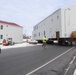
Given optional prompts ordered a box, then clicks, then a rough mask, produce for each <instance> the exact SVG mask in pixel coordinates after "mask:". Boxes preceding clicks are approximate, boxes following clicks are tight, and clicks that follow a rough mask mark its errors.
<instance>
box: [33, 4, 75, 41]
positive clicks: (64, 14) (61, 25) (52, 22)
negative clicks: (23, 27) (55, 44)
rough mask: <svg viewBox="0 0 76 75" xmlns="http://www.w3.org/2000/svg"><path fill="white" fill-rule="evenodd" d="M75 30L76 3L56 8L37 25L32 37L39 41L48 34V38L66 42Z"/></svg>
mask: <svg viewBox="0 0 76 75" xmlns="http://www.w3.org/2000/svg"><path fill="white" fill-rule="evenodd" d="M73 31H76V4H72V5H69V6H66V7H63V8H60V9H58V10H56V11H55V12H54V13H52V14H51V15H50V16H48V17H47V18H45V19H44V20H43V21H41V22H40V23H38V24H37V25H35V26H34V27H33V32H32V38H33V39H34V40H38V41H39V40H42V37H43V36H44V35H46V37H47V39H51V40H58V41H59V42H66V41H67V40H68V39H69V38H70V37H71V34H72V32H73ZM75 34H76V33H75ZM75 38H76V35H75Z"/></svg>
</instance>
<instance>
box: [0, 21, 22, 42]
mask: <svg viewBox="0 0 76 75" xmlns="http://www.w3.org/2000/svg"><path fill="white" fill-rule="evenodd" d="M3 39H6V40H10V39H11V40H12V41H13V42H15V43H20V42H22V41H23V27H22V26H20V25H18V24H16V23H12V22H6V21H0V43H2V41H3Z"/></svg>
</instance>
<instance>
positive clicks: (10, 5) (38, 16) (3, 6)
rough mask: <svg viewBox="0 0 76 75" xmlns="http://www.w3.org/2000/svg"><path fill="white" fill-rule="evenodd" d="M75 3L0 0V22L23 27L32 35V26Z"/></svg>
mask: <svg viewBox="0 0 76 75" xmlns="http://www.w3.org/2000/svg"><path fill="white" fill-rule="evenodd" d="M73 3H76V0H0V20H3V21H8V22H14V23H16V24H19V25H21V26H23V32H24V33H26V34H27V35H32V30H33V26H34V25H36V24H37V23H39V22H40V21H42V20H43V19H44V18H46V17H47V16H49V15H50V14H51V13H53V12H54V11H55V10H57V9H59V8H61V7H64V6H66V5H70V4H73Z"/></svg>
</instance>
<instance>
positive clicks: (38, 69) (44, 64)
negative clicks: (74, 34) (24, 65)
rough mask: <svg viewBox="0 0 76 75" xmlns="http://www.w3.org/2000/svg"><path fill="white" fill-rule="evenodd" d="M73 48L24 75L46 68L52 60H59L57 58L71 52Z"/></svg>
mask: <svg viewBox="0 0 76 75" xmlns="http://www.w3.org/2000/svg"><path fill="white" fill-rule="evenodd" d="M73 48H74V47H72V48H70V49H68V50H67V51H65V52H64V53H62V54H60V55H59V56H57V57H56V58H54V59H52V60H50V61H49V62H47V63H45V64H44V65H42V66H40V67H38V68H37V69H35V70H33V71H31V72H29V73H27V74H26V75H31V74H32V73H34V72H36V71H38V70H39V69H41V68H43V67H44V66H46V65H48V64H49V63H51V62H53V61H54V60H56V59H57V58H59V57H61V56H62V55H64V54H66V53H67V52H69V51H71V50H72V49H73Z"/></svg>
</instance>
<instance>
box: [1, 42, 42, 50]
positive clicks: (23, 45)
mask: <svg viewBox="0 0 76 75" xmlns="http://www.w3.org/2000/svg"><path fill="white" fill-rule="evenodd" d="M37 45H41V44H29V43H20V44H15V45H12V46H11V45H9V46H3V45H0V47H1V49H8V48H17V47H27V46H37Z"/></svg>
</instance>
